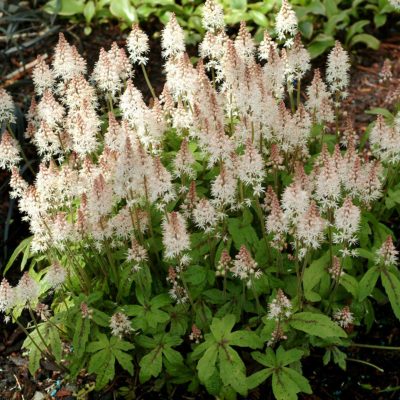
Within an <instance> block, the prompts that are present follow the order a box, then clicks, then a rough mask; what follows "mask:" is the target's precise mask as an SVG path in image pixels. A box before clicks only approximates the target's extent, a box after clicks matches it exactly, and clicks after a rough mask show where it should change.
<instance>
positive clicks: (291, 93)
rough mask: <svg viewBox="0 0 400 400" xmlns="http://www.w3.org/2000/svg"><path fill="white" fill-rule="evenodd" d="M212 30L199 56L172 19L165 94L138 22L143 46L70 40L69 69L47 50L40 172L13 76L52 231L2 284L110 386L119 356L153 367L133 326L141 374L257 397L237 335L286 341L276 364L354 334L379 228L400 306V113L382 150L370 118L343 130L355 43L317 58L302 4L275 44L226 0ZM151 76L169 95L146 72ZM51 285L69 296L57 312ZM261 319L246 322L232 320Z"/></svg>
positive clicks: (29, 186) (31, 211) (16, 184)
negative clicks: (390, 214) (142, 83)
mask: <svg viewBox="0 0 400 400" xmlns="http://www.w3.org/2000/svg"><path fill="white" fill-rule="evenodd" d="M203 26H204V28H205V29H206V31H207V32H206V34H205V37H204V39H203V41H202V43H201V44H200V49H199V50H200V56H201V58H200V60H199V61H198V62H197V64H196V65H193V64H192V63H191V61H190V58H189V56H188V54H187V53H186V49H185V43H184V33H183V30H182V28H181V27H180V26H179V24H178V22H177V19H176V18H175V16H174V15H173V14H171V16H170V20H169V22H168V23H167V25H166V27H165V28H164V30H163V31H162V36H161V46H162V52H163V56H164V58H165V66H164V67H165V68H164V71H165V76H166V82H165V85H164V87H163V88H162V90H159V92H158V93H156V91H155V90H154V89H153V88H152V87H151V84H150V81H149V79H148V77H147V74H146V69H145V65H146V64H147V63H148V61H149V41H148V37H147V35H146V34H145V33H144V32H143V31H142V30H141V29H140V28H139V26H138V25H134V26H133V27H132V31H131V32H130V33H129V35H128V37H127V41H126V49H124V48H123V47H119V45H117V44H116V43H113V44H112V46H111V48H103V49H101V50H100V53H99V58H98V61H97V62H96V63H95V65H94V68H88V66H87V65H86V61H85V60H84V59H83V58H82V57H81V56H80V55H79V53H78V51H77V49H76V48H75V47H74V46H72V45H70V44H69V43H68V42H67V41H66V39H65V38H64V36H63V35H60V38H59V42H58V44H57V46H56V48H55V53H54V57H53V58H52V64H51V65H49V64H47V63H46V61H45V60H44V59H43V58H40V59H39V62H38V63H37V65H36V67H35V69H34V71H33V81H34V84H35V90H36V97H35V99H33V101H32V104H31V107H30V109H29V113H28V115H27V121H28V127H27V130H26V135H25V137H26V139H27V140H29V141H30V142H31V143H32V144H33V146H35V147H36V149H37V152H38V154H39V156H40V157H41V162H40V165H39V166H38V168H37V173H36V175H35V179H33V180H32V179H26V177H27V176H26V173H25V172H24V170H23V169H21V170H20V169H19V168H18V167H19V166H20V165H21V161H22V157H23V153H22V152H21V150H22V149H21V144H20V143H19V142H18V141H17V140H16V138H15V137H14V134H13V131H12V128H13V123H14V122H15V117H14V105H13V102H12V99H11V97H10V96H9V94H8V93H7V92H6V91H5V90H4V89H0V122H1V123H2V124H3V123H4V125H7V131H4V132H3V133H2V137H1V142H0V167H1V168H3V169H6V170H8V171H9V172H11V179H10V187H11V192H10V195H11V197H12V198H15V199H18V202H19V208H20V211H21V213H22V214H23V215H24V219H25V220H26V221H27V222H28V223H29V226H30V230H31V233H32V237H31V238H30V239H29V241H27V242H26V250H25V251H26V253H24V254H26V255H24V260H25V258H28V259H32V263H31V266H30V271H29V272H25V273H24V275H23V276H22V278H21V279H20V281H19V283H17V284H15V285H14V284H13V285H11V284H10V283H9V282H8V280H7V279H6V278H4V279H3V280H2V281H1V283H0V311H1V312H2V313H5V314H6V316H7V318H12V319H13V320H14V321H18V317H19V315H20V314H21V312H22V310H23V309H28V310H29V311H31V312H32V311H34V312H36V315H38V316H39V317H40V318H41V320H42V322H41V324H46V325H43V326H46V327H47V328H46V329H47V330H44V328H40V327H39V328H38V329H41V330H40V331H39V333H40V334H41V333H42V330H43V335H42V334H41V336H43V337H42V338H40V337H39V339H40V340H43V341H44V342H45V344H46V345H45V346H44V345H43V346H42V344H40V343H39V344H38V343H36V342H35V338H36V339H38V335H36V334H35V335H36V336H35V335H33V336H32V337H28V339H27V342H26V343H25V347H27V348H29V353H30V356H31V358H32V360H37V359H38V358H40V355H42V356H44V357H47V358H49V357H51V356H50V355H49V352H48V347H49V346H48V344H47V343H46V340H49V341H51V340H53V341H54V340H55V339H54V337H56V338H57V337H59V336H60V335H61V338H62V340H64V341H66V342H69V343H71V344H72V347H73V348H74V351H72V352H71V354H70V355H69V356H68V357H69V360H70V361H71V363H68V368H69V367H70V368H71V370H73V371H78V370H79V369H80V368H83V367H84V366H85V365H86V364H85V363H87V364H88V365H87V368H88V371H89V373H90V374H91V373H95V374H96V375H97V387H98V388H101V387H104V386H105V385H106V384H107V383H108V382H109V381H110V380H111V379H112V377H111V375H107V372H106V373H105V372H104V371H108V372H110V371H112V373H114V372H113V371H114V364H112V367H111V366H110V367H108V364H107V365H106V364H105V363H106V361H104V360H107V362H112V363H114V362H116V361H118V363H120V364H121V366H122V367H123V368H124V369H125V370H126V371H127V372H129V373H130V374H133V373H134V372H133V371H134V369H133V362H132V361H133V357H134V356H135V357H136V356H137V355H136V353H133V352H131V350H132V349H133V345H132V344H131V343H128V341H135V349H136V348H137V349H138V351H137V354H138V357H139V356H140V357H141V358H140V361H139V360H137V362H135V363H134V364H135V369H136V368H137V367H136V366H138V368H139V369H140V372H139V375H138V379H139V380H140V382H142V383H143V382H146V381H147V380H149V379H151V378H152V377H157V376H158V375H159V374H161V371H162V370H163V368H165V370H166V371H167V372H168V374H169V375H168V376H169V377H176V375H174V374H176V373H177V372H176V371H186V370H187V371H190V373H191V372H193V371H198V376H199V380H200V382H201V383H202V384H204V385H205V386H206V387H207V389H208V390H210V391H213V390H214V388H211V387H209V386H210V385H209V380H210V379H211V378H212V382H213V383H212V385H211V386H216V387H217V386H218V388H219V389H215V392H213V393H212V394H213V395H214V396H217V397H218V396H219V397H221V398H225V397H224V396H225V394H223V395H222V394H221V393H223V392H224V391H225V390H226V393H228V391H229V390H231V389H232V390H234V391H236V392H238V393H240V394H241V395H242V396H247V391H248V389H249V388H250V386H249V387H247V386H240V385H247V383H246V376H245V372H243V371H245V367H244V365H242V364H241V359H240V356H239V354H238V353H236V351H235V350H234V348H233V347H231V346H242V345H243V346H246V347H247V346H248V347H251V348H252V349H253V348H254V349H256V348H260V347H261V346H262V345H263V344H264V343H266V344H267V345H268V346H269V347H270V348H269V349H268V350H267V356H266V359H267V362H268V360H269V359H271V357H272V356H271V352H273V350H272V348H274V347H276V346H279V344H280V342H281V341H282V340H286V339H287V341H286V343H285V345H286V344H287V346H288V347H290V346H297V344H296V343H299V341H301V343H302V345H303V348H302V350H301V351H300V350H298V351H300V353H306V348H307V349H309V348H311V343H312V346H317V345H319V344H318V343H322V344H321V346H323V347H327V348H331V347H335V346H339V345H340V346H345V345H346V343H347V342H346V341H345V340H344V339H343V338H345V337H346V332H345V331H344V330H343V329H342V328H349V327H351V326H352V325H357V324H358V323H359V322H360V321H361V319H362V318H369V316H367V314H369V313H370V312H371V311H370V310H371V309H372V305H371V302H370V299H369V297H370V296H372V289H373V288H371V287H370V286H371V285H370V283H369V281H368V283H365V282H364V281H363V279H364V278H362V277H363V276H364V272H366V271H364V269H366V264H363V262H362V260H360V259H357V258H356V257H355V256H356V255H357V246H358V245H359V242H360V246H364V247H365V246H369V247H370V248H372V247H373V246H374V251H375V256H376V257H375V258H376V260H375V265H373V266H372V268H373V271H372V272H370V274H369V275H368V276H367V278H368V277H370V276H372V274H375V275H376V279H377V277H378V275H379V274H382V276H381V278H382V283H383V285H384V287H385V288H388V289H387V291H388V298H389V300H390V302H391V304H392V305H393V309H394V311H395V313H397V314H398V316H399V315H400V311H399V310H397V308H396V307H397V305H398V303H396V299H393V296H394V294H393V292H392V291H390V290H391V289H390V288H391V286H390V284H392V283H393V282H396V281H394V280H395V279H398V278H397V275H396V274H397V272H394V268H395V266H396V264H397V261H398V251H397V250H396V247H395V244H394V243H393V241H392V238H391V236H388V239H387V240H386V241H385V242H384V243H383V244H381V241H382V239H381V238H382V235H383V234H385V233H386V234H387V233H388V232H387V230H384V229H383V228H382V226H381V225H382V224H380V223H379V222H378V221H376V220H375V219H373V217H371V215H372V212H373V210H374V207H375V206H376V204H375V202H376V201H377V200H379V199H380V198H381V197H382V196H386V195H387V187H385V185H386V181H385V171H386V168H387V166H388V165H391V166H393V165H395V166H396V165H398V163H399V161H400V145H399V140H398V135H399V132H400V122H399V121H400V117H398V116H397V117H396V118H395V119H394V121H385V120H384V119H383V118H382V117H378V119H377V121H376V123H375V125H374V127H373V128H372V130H371V133H370V137H369V140H370V145H371V146H370V149H369V148H368V149H367V150H366V148H364V147H363V145H360V144H359V141H358V138H357V137H356V135H355V133H354V130H353V129H352V128H351V127H350V124H346V129H345V132H344V133H343V134H342V132H341V131H340V129H339V127H340V122H341V119H342V115H341V110H340V107H339V105H340V101H341V98H342V97H343V94H345V92H346V90H347V87H348V84H349V68H350V63H349V55H348V54H347V52H346V51H345V50H344V49H343V48H342V46H341V44H340V43H339V42H337V43H336V44H335V47H334V48H333V49H332V51H331V53H330V54H329V57H328V62H327V65H326V68H321V69H319V70H316V71H314V72H313V73H310V68H311V65H310V56H309V54H308V52H307V50H306V49H305V48H304V46H303V44H302V41H301V37H300V35H299V34H298V24H297V19H296V15H295V13H294V11H293V9H292V7H291V5H290V4H289V2H288V1H287V0H284V1H283V2H282V8H281V10H280V12H279V14H278V16H277V20H276V25H275V30H276V32H275V33H276V36H275V39H274V37H272V36H270V34H269V33H267V32H266V33H265V35H264V40H263V41H262V42H261V44H260V45H259V46H257V45H256V44H255V42H254V40H253V38H252V36H251V34H250V33H249V31H248V29H247V27H246V24H245V23H244V22H242V23H241V25H240V29H239V32H238V35H237V36H236V38H235V39H234V40H233V39H231V38H230V37H228V35H227V34H226V33H225V31H224V29H225V24H224V17H223V14H222V8H221V6H220V5H218V4H216V3H214V2H213V0H207V1H206V3H205V5H204V9H203ZM134 64H137V65H140V69H141V71H140V70H138V71H137V72H136V74H137V76H134ZM87 71H92V72H91V74H90V75H88V74H87ZM141 74H144V78H145V80H146V82H147V83H148V85H149V93H150V94H151V95H152V100H151V101H148V97H147V93H141V92H140V91H139V90H138V89H137V87H136V86H135V84H136V83H135V82H136V79H140V78H142V75H141ZM306 76H308V77H309V78H310V79H309V82H310V83H309V85H308V86H307V87H306V88H305V90H302V89H304V88H303V87H302V85H304V83H303V79H304V77H306ZM371 210H372V211H371ZM369 224H370V225H373V226H374V229H375V228H376V229H378V230H379V229H380V231H379V235H378V234H377V235H376V236H374V235H375V234H374V233H373V232H372V231H371V232H370V230H369V226H370V225H369ZM372 236H374V239H372ZM384 238H386V236H384ZM370 242H371V243H373V245H372V244H370ZM379 246H380V247H379ZM378 247H379V249H378V250H376V248H378ZM365 254H367V257H368V258H369V259H370V258H371V256H370V255H371V254H372V253H371V252H367V253H366V252H365V251H364V252H360V255H361V256H363V257H364V256H365ZM360 258H361V257H360ZM25 261H26V260H25ZM25 261H24V262H25ZM353 272H354V273H356V274H358V276H357V279H358V278H359V280H360V282H359V285H358V286H357V285H356V284H355V283H353V281H352V279H354V280H355V279H356V278H353V277H350V276H349V274H350V273H353ZM375 275H374V277H375ZM367 278H365V280H366V279H367ZM374 279H375V278H374ZM376 279H375V281H376ZM388 280H389V281H388ZM363 285H364V286H363ZM399 285H400V283H399ZM355 288H357V289H355ZM358 288H360V289H358ZM356 290H357V296H355V295H354V292H355V291H356ZM47 293H52V295H54V302H53V306H52V308H51V309H50V308H48V307H47V306H46V302H45V301H44V298H45V296H46V294H47ZM352 296H353V297H352ZM380 296H382V294H381V295H380ZM289 299H290V300H289ZM42 301H43V302H42ZM351 301H354V302H355V303H356V305H355V306H354V308H353V307H352V308H351V309H352V310H354V314H353V312H352V311H350V306H348V304H351ZM57 313H62V314H61V315H62V317H59V318H58V317H57ZM310 314H311V317H312V318H311V317H310ZM397 314H396V315H397ZM32 315H33V313H32ZM221 317H223V318H221ZM264 317H265V318H264ZM310 318H311V321H313V322H312V324H311V325H310V322H309V321H310ZM372 319H373V318H372ZM60 321H62V322H60ZM243 321H246V327H245V329H244V330H243V331H240V332H239V333H238V334H237V335H236V336H235V332H233V333H231V330H232V329H233V328H234V325H235V324H236V323H241V322H243ZM261 321H262V322H261ZM371 323H372V322H371ZM257 324H260V325H257ZM256 325H257V326H261V325H262V328H260V329H258V328H257V329H254V330H253V328H254V327H255V326H256ZM321 327H322V328H321ZM328 328H329V329H328ZM327 331H328V333H329V334H328V333H327ZM75 332H78V333H75ZM28 333H29V332H28ZM305 334H310V335H311V334H312V335H313V336H312V337H314V339H315V337H320V338H321V339H323V341H322V340H321V341H318V340H319V339H318V340H314V339H313V340H312V341H309V340H308V339H307V340H306V336H305ZM46 335H47V336H46ZM57 335H59V336H57ZM107 335H108V336H107ZM297 335H303V336H301V338H300V336H297ZM108 337H110V339H109V338H108ZM255 337H258V338H260V337H262V340H261V339H259V340H261V345H260V344H259V342H258V341H257V340H256V341H254V343H253V342H252V341H251V340H250V338H253V339H254V338H255ZM32 338H33V339H32ZM239 339H240V340H239ZM60 340H61V339H60ZM184 340H186V344H185V346H186V347H185V348H189V347H190V346H197V344H199V346H198V347H194V348H195V350H194V352H193V353H192V356H191V357H190V358H188V359H187V360H184V359H183V357H182V355H181V354H180V353H179V352H177V351H176V350H174V349H173V347H177V346H180V345H181V343H182V342H183V341H184ZM242 340H243V343H245V344H242ZM86 342H88V343H89V342H90V344H87V343H86ZM34 343H36V345H35V344H34ZM57 343H59V342H57ZM57 343H56V344H52V345H50V347H51V348H52V349H53V347H54V348H55V350H56V351H55V353H56V355H55V359H54V360H53V361H57V362H59V363H62V360H63V359H64V358H63V357H64V355H65V354H63V357H61V354H60V351H59V347H57V348H56V345H57ZM204 343H211V344H210V347H208V348H207V347H206V345H205V344H204ZM215 348H217V349H218V348H219V349H220V350H219V352H218V351H217V353H215V354H214V353H212V351H214V350H213V349H215ZM210 349H211V350H210ZM222 349H224V350H225V351H222ZM39 350H40V354H38V353H35V351H36V352H37V351H39ZM53 350H54V349H53ZM135 351H136V350H135ZM307 351H308V350H307ZM329 351H330V350H329ZM203 352H205V353H204V354H205V355H206V356H205V355H204V356H203V355H202V354H203ZM282 352H284V349H283V347H279V348H278V350H277V352H276V354H277V357H280V356H281V355H282ZM121 354H122V355H121ZM133 354H134V356H133ZM225 354H227V355H229V360H231V362H232V363H234V365H233V367H234V371H235V372H234V373H232V374H230V373H229V372H226V371H223V368H224V367H223V366H224V365H225V364H226V365H228V367H229V365H230V364H229V363H227V360H226V355H225ZM252 354H253V353H252ZM74 357H75V358H74ZM202 357H208V358H206V359H204V358H202ZM224 357H225V358H224ZM257 357H258V359H263V358H262V357H261V358H260V357H259V356H257ZM263 357H265V356H263ZM274 357H275V356H274ZM289 358H290V357H289ZM199 359H200V361H198V360H199ZM217 359H218V362H217V361H216V360H217ZM88 360H90V361H88ZM110 360H111V361H110ZM149 360H151V361H149ZM207 360H208V361H207ZM210 360H211V361H212V360H214V364H212V363H211V364H212V365H211V364H210V366H208V364H209V362H211V361H210ZM238 360H240V362H239V361H238ZM296 360H297V359H296ZM32 362H33V361H32ZM185 363H186V364H185ZM235 363H236V364H235ZM105 365H106V366H107V368H105ZM204 365H207V368H208V367H209V369H207V368H206V369H207V370H205V368H204ZM37 366H38V365H36V367H37ZM228 367H227V368H228ZM233 367H232V368H233ZM32 368H33V367H32ZM85 368H86V367H85ZM229 368H230V367H229ZM285 368H286V367H285ZM293 371H294V370H293ZM188 373H189V372H188ZM196 373H197V372H196ZM274 373H275V372H274ZM296 373H297V372H296ZM268 376H269V375H268ZM232 377H233V378H232ZM238 377H239V378H238ZM242 378H243V379H242ZM185 379H186V378H185ZM190 379H191V378H188V380H190ZM257 379H259V378H257ZM274 379H275V378H274ZM239 381H240V382H239ZM180 382H181V381H180ZM185 382H186V381H185ZM196 382H198V381H196ZM241 382H242V383H241ZM243 382H244V383H243ZM196 384H197V383H196ZM214 384H215V385H214ZM249 385H250V384H249ZM299 387H301V388H302V389H303V388H304V387H305V384H304V382H303V383H302V384H301V385H299ZM224 393H225V392H224ZM229 393H231V392H229ZM296 393H297V392H296Z"/></svg>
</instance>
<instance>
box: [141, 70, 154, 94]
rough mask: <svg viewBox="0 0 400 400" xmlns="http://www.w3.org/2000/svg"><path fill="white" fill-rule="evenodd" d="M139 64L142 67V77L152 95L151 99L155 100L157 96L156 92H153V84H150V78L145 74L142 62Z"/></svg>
mask: <svg viewBox="0 0 400 400" xmlns="http://www.w3.org/2000/svg"><path fill="white" fill-rule="evenodd" d="M140 66H141V67H142V72H143V76H144V79H145V81H146V84H147V87H148V88H149V90H150V93H151V95H152V96H153V99H154V100H155V99H156V98H157V96H156V93H155V92H154V89H153V86H151V83H150V79H149V77H148V75H147V72H146V68H145V67H144V65H143V64H140Z"/></svg>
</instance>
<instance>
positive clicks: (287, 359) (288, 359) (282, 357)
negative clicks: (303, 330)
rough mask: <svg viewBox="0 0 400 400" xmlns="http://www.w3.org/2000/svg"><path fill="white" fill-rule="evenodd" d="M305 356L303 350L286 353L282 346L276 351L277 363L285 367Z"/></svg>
mask: <svg viewBox="0 0 400 400" xmlns="http://www.w3.org/2000/svg"><path fill="white" fill-rule="evenodd" d="M303 355H304V352H303V350H299V349H291V350H288V351H285V350H284V348H283V347H282V346H280V347H279V348H278V350H277V351H276V359H277V362H278V363H279V364H280V365H283V366H285V365H289V364H292V363H294V362H296V361H300V360H301V358H302V357H303Z"/></svg>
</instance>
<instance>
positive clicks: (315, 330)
mask: <svg viewBox="0 0 400 400" xmlns="http://www.w3.org/2000/svg"><path fill="white" fill-rule="evenodd" d="M289 324H290V326H291V327H292V328H294V329H297V330H299V331H303V332H305V333H308V334H310V335H314V336H318V337H321V338H328V337H336V336H337V337H347V334H346V332H345V331H344V330H343V329H342V328H340V326H338V325H337V324H335V323H334V322H333V321H332V320H331V319H330V318H329V317H327V316H326V315H323V314H317V313H313V312H300V313H297V314H294V315H293V316H292V317H291V318H290V320H289Z"/></svg>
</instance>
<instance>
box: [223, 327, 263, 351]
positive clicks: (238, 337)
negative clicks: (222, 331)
mask: <svg viewBox="0 0 400 400" xmlns="http://www.w3.org/2000/svg"><path fill="white" fill-rule="evenodd" d="M229 345H231V346H240V347H250V348H251V349H260V348H261V347H263V345H264V344H263V342H262V340H261V339H260V337H259V336H258V335H257V333H256V332H252V331H246V330H242V331H236V332H232V333H231V334H230V335H229Z"/></svg>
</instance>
